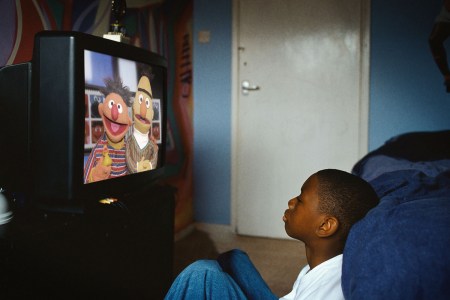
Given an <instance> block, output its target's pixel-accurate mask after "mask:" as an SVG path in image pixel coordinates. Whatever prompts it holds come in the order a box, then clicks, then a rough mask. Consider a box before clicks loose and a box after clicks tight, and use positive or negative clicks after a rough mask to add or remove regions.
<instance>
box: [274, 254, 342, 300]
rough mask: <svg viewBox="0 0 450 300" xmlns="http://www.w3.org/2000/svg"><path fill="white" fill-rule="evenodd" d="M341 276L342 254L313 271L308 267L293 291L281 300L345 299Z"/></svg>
mask: <svg viewBox="0 0 450 300" xmlns="http://www.w3.org/2000/svg"><path fill="white" fill-rule="evenodd" d="M308 271H309V272H308ZM341 274H342V254H340V255H338V256H335V257H333V258H330V259H329V260H327V261H324V262H323V263H321V264H320V265H318V266H316V267H315V268H313V269H312V270H310V269H309V265H307V266H305V267H304V268H303V269H302V270H301V272H300V274H299V275H298V277H297V280H295V283H294V286H293V288H292V291H291V292H290V293H289V294H287V295H286V296H284V297H283V298H281V300H301V299H308V300H311V299H327V300H328V299H331V300H335V299H344V294H343V293H342V287H341Z"/></svg>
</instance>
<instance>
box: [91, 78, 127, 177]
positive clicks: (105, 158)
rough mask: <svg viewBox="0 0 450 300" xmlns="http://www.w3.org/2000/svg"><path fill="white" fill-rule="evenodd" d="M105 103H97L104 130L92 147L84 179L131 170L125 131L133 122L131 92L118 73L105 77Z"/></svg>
mask: <svg viewBox="0 0 450 300" xmlns="http://www.w3.org/2000/svg"><path fill="white" fill-rule="evenodd" d="M100 92H101V93H103V94H104V95H105V99H104V101H103V103H100V104H99V105H98V112H99V114H100V117H101V118H102V122H103V127H104V133H103V134H102V135H101V137H100V139H99V140H98V141H97V143H96V145H95V147H94V148H93V149H92V151H91V153H90V155H89V157H88V159H87V161H86V164H85V168H84V182H85V183H89V182H95V181H100V180H105V179H108V178H114V177H119V176H123V175H126V174H128V169H127V165H126V162H125V148H126V147H125V134H126V133H127V131H128V128H129V127H130V126H131V118H130V116H129V114H128V107H129V106H130V98H131V92H130V90H129V88H128V87H126V86H123V83H122V80H121V79H120V78H118V77H116V78H114V79H112V78H107V79H105V88H103V89H101V90H100Z"/></svg>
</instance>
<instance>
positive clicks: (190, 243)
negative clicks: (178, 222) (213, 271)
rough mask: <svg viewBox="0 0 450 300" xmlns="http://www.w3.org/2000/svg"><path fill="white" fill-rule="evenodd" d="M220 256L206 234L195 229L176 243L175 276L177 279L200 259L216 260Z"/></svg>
mask: <svg viewBox="0 0 450 300" xmlns="http://www.w3.org/2000/svg"><path fill="white" fill-rule="evenodd" d="M218 255H219V253H218V251H217V249H216V247H215V245H214V242H213V241H212V240H211V238H210V237H209V235H208V234H207V233H206V232H203V231H200V230H198V229H194V230H193V231H192V232H191V233H189V234H188V235H187V236H185V237H183V238H181V239H180V240H178V241H176V242H175V245H174V262H173V275H174V277H176V276H177V275H178V274H179V273H180V272H181V271H182V270H183V269H184V268H186V267H187V266H188V265H190V264H191V263H193V262H194V261H196V260H199V259H216V258H217V256H218Z"/></svg>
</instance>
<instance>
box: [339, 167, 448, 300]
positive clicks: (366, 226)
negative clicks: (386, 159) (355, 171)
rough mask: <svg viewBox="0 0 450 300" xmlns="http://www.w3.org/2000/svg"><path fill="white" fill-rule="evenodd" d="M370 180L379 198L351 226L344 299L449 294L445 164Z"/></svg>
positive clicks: (345, 257)
mask: <svg viewBox="0 0 450 300" xmlns="http://www.w3.org/2000/svg"><path fill="white" fill-rule="evenodd" d="M444 169H445V168H444ZM441 171H442V170H441ZM370 183H371V184H372V186H373V187H374V188H375V190H376V192H377V193H378V195H379V196H380V199H381V202H380V204H379V205H378V206H377V207H375V208H374V209H373V210H371V211H370V212H369V213H368V214H367V216H366V217H365V218H364V219H363V220H361V221H360V222H358V223H357V224H355V226H354V227H353V228H352V229H351V231H350V235H349V237H348V240H347V243H346V247H345V250H344V260H343V270H342V289H343V292H344V296H345V298H346V299H450V171H449V169H447V170H444V171H442V172H440V173H437V174H433V176H430V174H426V173H424V172H423V171H422V170H415V169H413V168H412V169H407V170H405V169H402V170H397V171H392V172H387V173H380V175H379V176H377V177H376V178H374V179H373V180H372V181H370Z"/></svg>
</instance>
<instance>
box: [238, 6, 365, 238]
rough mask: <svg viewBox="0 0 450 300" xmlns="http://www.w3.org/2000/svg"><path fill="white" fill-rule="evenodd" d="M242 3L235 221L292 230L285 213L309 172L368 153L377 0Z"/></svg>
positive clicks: (243, 226)
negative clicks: (371, 31)
mask: <svg viewBox="0 0 450 300" xmlns="http://www.w3.org/2000/svg"><path fill="white" fill-rule="evenodd" d="M233 10H234V18H235V19H234V25H235V26H234V35H233V42H234V47H233V48H234V49H233V51H234V55H233V57H234V60H233V61H234V63H233V66H234V69H233V71H234V73H233V74H234V76H233V77H234V78H233V81H234V83H233V84H234V86H233V89H234V99H233V154H232V161H233V166H232V170H233V171H232V188H233V191H232V194H233V200H232V201H233V202H232V203H233V223H234V225H235V228H236V231H237V233H239V234H245V235H254V236H266V237H275V238H285V237H287V236H286V234H285V231H284V223H283V222H282V215H283V213H284V210H285V209H286V208H287V202H288V200H289V199H291V198H292V197H294V196H296V195H298V194H299V193H300V187H301V185H302V183H303V182H304V181H305V180H306V179H307V178H308V176H309V175H311V174H312V173H314V172H315V171H318V170H320V169H323V168H338V169H343V170H347V171H350V169H351V167H352V166H353V164H354V163H355V162H356V161H357V160H358V159H359V158H360V157H361V156H362V155H363V154H365V153H366V152H367V128H368V120H367V119H368V117H367V114H368V113H367V111H368V50H367V49H368V46H369V45H368V24H369V20H368V15H369V14H368V10H369V0H362V1H361V0H341V1H336V0H320V1H317V0H236V1H235V2H234V8H233ZM244 81H247V83H246V84H247V86H248V87H249V90H246V91H244V90H243V89H242V84H243V82H244Z"/></svg>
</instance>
